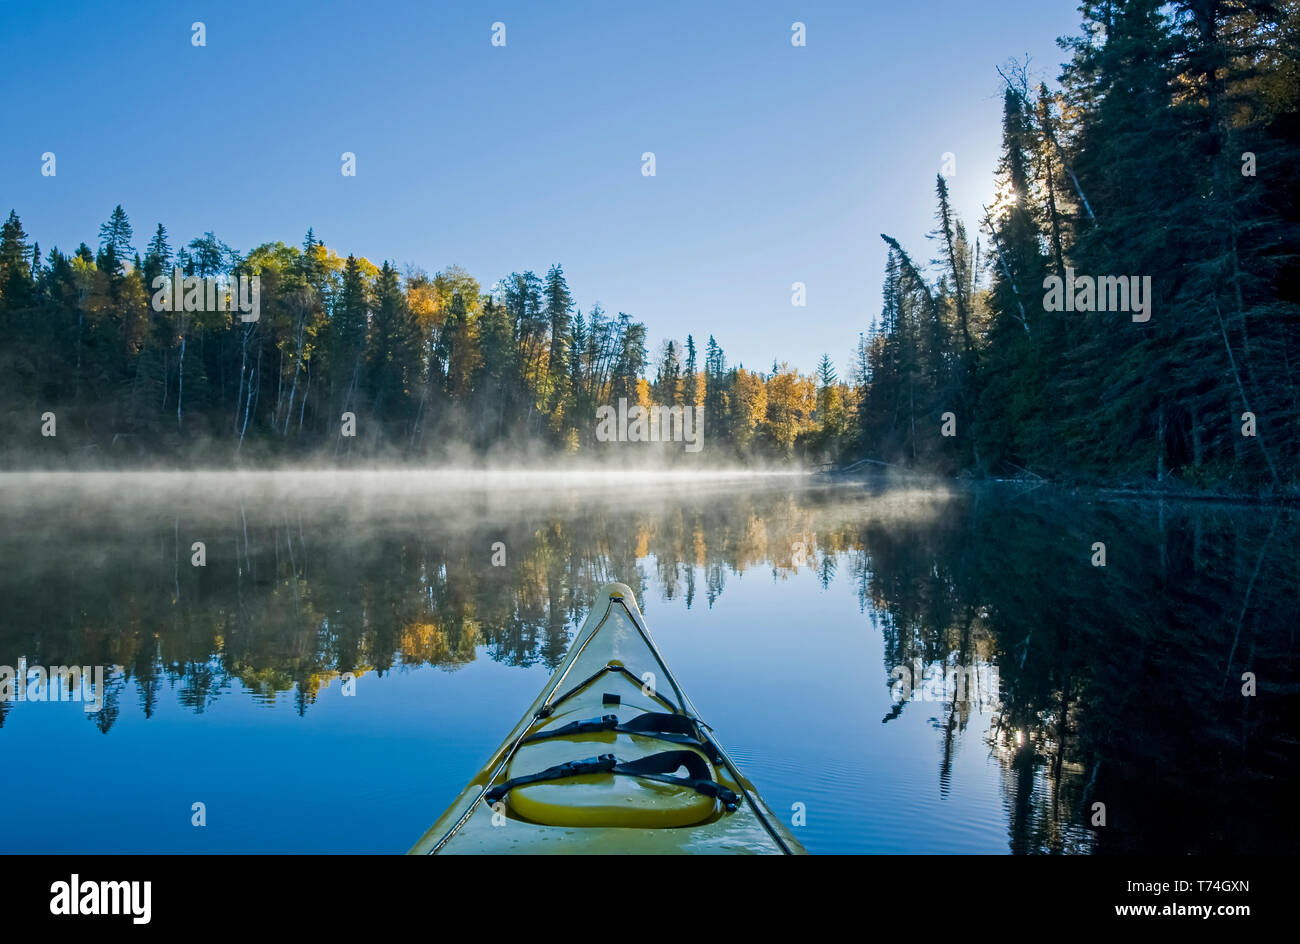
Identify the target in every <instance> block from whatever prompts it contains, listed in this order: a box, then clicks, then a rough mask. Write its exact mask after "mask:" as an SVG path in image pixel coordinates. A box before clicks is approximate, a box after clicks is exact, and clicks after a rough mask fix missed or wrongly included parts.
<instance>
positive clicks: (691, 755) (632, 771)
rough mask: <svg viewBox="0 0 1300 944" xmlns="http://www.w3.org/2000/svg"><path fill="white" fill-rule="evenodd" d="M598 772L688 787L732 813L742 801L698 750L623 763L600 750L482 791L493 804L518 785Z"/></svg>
mask: <svg viewBox="0 0 1300 944" xmlns="http://www.w3.org/2000/svg"><path fill="white" fill-rule="evenodd" d="M682 767H685V768H686V773H687V776H685V777H677V776H673V775H674V774H675V773H676V771H677V770H678V769H679V768H682ZM599 773H611V774H622V775H623V776H625V777H638V778H640V779H642V780H654V781H655V782H657V783H667V784H671V785H672V786H675V787H687V788H689V789H691V790H694V791H695V792H696V793H700V794H703V795H704V796H706V797H711V798H713V799H715V800H717V801H719V802H720V803H721V804H722V805H723V806H724V807H726V809H727V812H729V813H730V812H733V811H734V810H735V809H736V808H737V807H738V806H739V805H740V797H739V796H737V795H736V794H735V793H734V792H732V791H731V790H729V789H727V788H726V787H724V786H723V785H722V784H720V783H718V782H717V781H716V780H713V779H712V778H711V777H710V776H709V774H710V773H712V771H711V770H710V769H709V765H708V762H707V761H705V759H704V758H703V757H701V756H700V755H699V754H697V753H695V751H662V752H660V753H658V754H650V755H648V756H646V757H640V758H637V759H636V760H631V761H625V762H623V763H619V762H618V760H617V759H616V758H615V757H614V755H613V754H601V755H600V756H599V757H588V758H586V759H585V760H571V761H569V762H568V763H564V764H556V765H555V766H554V767H547V768H546V769H545V770H541V771H538V772H537V773H535V774H525V775H524V776H522V777H512V778H511V779H509V780H507V781H506V782H505V783H500V784H497V785H496V786H495V787H493V788H492V789H491V790H489V791H487V792H486V793H485V794H483V799H484V800H485V801H487V803H488V805H489V806H491V805H492V804H494V803H496V802H497V801H498V800H500V799H501V798H502V797H504V796H505V795H506V794H507V793H509V792H510V791H511V790H513V789H514V788H515V787H523V786H527V785H528V784H530V783H544V782H546V781H555V780H567V779H568V778H570V777H581V776H584V775H586V774H599Z"/></svg>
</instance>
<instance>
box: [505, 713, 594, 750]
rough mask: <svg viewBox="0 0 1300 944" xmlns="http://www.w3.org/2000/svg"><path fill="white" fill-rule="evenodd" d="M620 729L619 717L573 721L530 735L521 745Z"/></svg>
mask: <svg viewBox="0 0 1300 944" xmlns="http://www.w3.org/2000/svg"><path fill="white" fill-rule="evenodd" d="M617 728H618V715H601V716H600V717H599V718H588V719H587V720H585V721H571V722H569V723H568V724H565V725H561V726H560V727H558V728H548V729H546V730H543V731H538V732H537V733H536V734H530V735H528V737H526V738H524V739H523V740H522V741H520V742H519V743H521V744H531V743H532V742H533V741H544V740H546V739H547V738H557V737H569V736H570V735H573V734H591V733H592V732H594V731H614V730H617Z"/></svg>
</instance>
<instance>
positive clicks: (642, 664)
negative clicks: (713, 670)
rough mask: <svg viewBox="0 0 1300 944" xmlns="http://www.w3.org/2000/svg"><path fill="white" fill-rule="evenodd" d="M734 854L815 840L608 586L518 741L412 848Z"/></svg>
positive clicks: (627, 594) (631, 602) (520, 728)
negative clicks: (799, 828)
mask: <svg viewBox="0 0 1300 944" xmlns="http://www.w3.org/2000/svg"><path fill="white" fill-rule="evenodd" d="M434 853H469V854H494V853H518V854H539V853H547V854H555V853H558V854H564V853H570V854H573V853H578V854H582V853H594V854H600V853H624V854H626V853H636V854H646V855H657V854H668V853H715V854H717V853H729V854H759V853H766V854H772V855H781V854H785V855H801V854H804V853H805V850H804V848H803V846H801V845H800V844H799V842H798V841H797V840H796V839H795V838H794V836H792V835H791V834H790V832H789V830H788V829H786V827H785V825H784V824H783V823H782V822H781V820H780V819H778V818H777V817H776V815H774V814H773V812H772V811H771V810H770V809H769V808H768V807H767V805H766V804H765V803H764V802H763V800H762V798H760V797H759V795H758V791H756V790H755V789H754V785H753V784H751V783H750V782H749V781H748V780H746V779H745V777H744V776H743V775H742V774H741V773H740V771H739V770H737V769H736V765H735V764H733V763H732V762H731V760H730V758H728V757H727V755H726V754H725V753H724V752H723V750H722V748H721V747H720V746H718V742H717V740H716V739H715V738H714V736H713V732H712V730H711V729H710V728H709V726H708V725H707V724H705V723H704V722H703V721H701V720H700V717H699V715H698V713H697V712H696V711H695V707H694V705H692V704H691V702H690V700H689V699H688V698H687V697H686V696H685V695H683V694H682V692H681V689H680V688H678V686H677V682H676V681H675V680H674V679H673V677H672V673H670V672H669V671H668V666H667V665H665V664H664V661H663V657H662V656H660V654H659V650H658V648H656V646H655V644H654V641H653V640H652V639H651V638H650V632H649V630H647V629H646V626H645V620H644V619H643V617H642V616H641V610H640V609H639V608H638V607H637V605H636V598H635V597H634V596H633V594H632V591H631V590H630V589H629V588H628V587H626V586H625V585H623V584H621V583H611V584H606V585H605V586H604V587H602V588H601V591H600V593H599V594H597V596H596V601H595V604H594V605H593V606H592V609H591V612H590V613H589V614H588V615H587V620H586V622H585V623H583V626H582V629H581V630H579V632H578V635H577V636H576V637H574V640H573V644H572V645H571V646H570V647H569V652H568V655H566V656H565V658H564V662H562V663H561V664H560V666H559V668H557V669H556V670H555V674H554V675H552V676H551V680H550V681H549V682H547V684H546V687H545V688H544V689H543V690H542V693H541V694H540V695H539V696H538V697H537V700H536V701H535V702H533V704H532V707H530V708H529V709H528V711H527V713H526V714H525V715H524V717H523V719H522V720H521V721H520V722H519V724H518V725H516V726H515V729H514V730H513V731H511V732H510V736H509V737H507V738H506V739H505V742H504V743H502V745H501V746H500V747H499V748H497V750H496V751H495V753H493V755H492V758H491V759H490V760H489V761H488V762H487V763H486V764H485V765H483V769H482V770H480V771H479V772H478V773H477V774H475V775H474V778H473V779H472V780H471V781H470V782H469V785H468V786H467V787H466V788H465V789H464V791H462V792H461V795H460V796H459V797H457V799H456V802H454V803H453V804H452V805H451V806H450V807H449V808H448V809H447V812H445V813H443V814H442V817H441V818H440V819H439V820H438V821H437V822H436V823H434V824H433V825H432V826H431V827H429V831H428V832H426V833H425V834H424V835H423V836H422V837H421V838H420V841H419V842H417V843H416V844H415V846H414V847H413V848H412V849H411V851H410V854H411V855H431V854H434Z"/></svg>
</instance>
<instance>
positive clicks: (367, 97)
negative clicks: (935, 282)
mask: <svg viewBox="0 0 1300 944" xmlns="http://www.w3.org/2000/svg"><path fill="white" fill-rule="evenodd" d="M1075 8H1076V3H1075V2H1074V0H996V2H992V3H988V2H984V3H977V2H974V0H888V2H885V0H860V2H836V3H827V2H810V0H801V2H779V3H773V2H744V3H690V2H682V3H666V2H656V3H631V2H629V3H612V2H607V3H572V2H558V0H557V2H546V3H541V2H530V3H513V2H509V3H508V2H497V0H493V2H490V3H470V2H461V3H435V2H391V3H387V2H379V0H375V2H368V3H339V2H332V3H331V2H319V0H313V2H270V0H263V2H258V3H244V2H224V0H223V2H214V0H207V2H190V3H183V4H182V3H176V2H163V3H132V4H117V5H111V4H101V3H77V2H66V0H65V2H60V3H40V2H36V3H16V2H12V0H7V2H5V3H4V4H3V10H2V11H0V56H2V57H3V59H2V61H3V62H4V63H5V68H4V70H3V74H2V75H0V101H3V106H0V204H3V206H2V207H0V212H6V213H7V211H8V210H9V209H10V208H11V207H12V208H14V209H16V210H17V211H18V213H19V215H20V216H21V217H22V220H23V223H24V226H25V228H26V229H27V231H28V233H29V234H30V235H31V237H32V238H35V239H36V240H38V241H39V242H40V244H41V247H42V252H43V253H44V252H47V251H48V250H49V249H50V248H51V247H52V246H54V245H57V246H59V248H60V249H63V250H65V251H71V250H72V249H74V248H75V247H76V245H77V244H78V243H79V242H81V241H82V240H85V241H86V242H88V243H90V244H92V245H95V244H96V241H97V234H98V227H99V224H100V223H102V222H103V221H104V220H105V219H107V217H108V215H109V213H110V212H111V211H112V209H113V207H114V205H116V204H118V203H121V204H122V206H123V207H124V208H125V209H126V211H127V213H128V214H129V215H130V218H131V222H132V224H133V226H134V228H135V244H136V246H137V248H143V246H144V244H145V242H146V241H147V240H148V238H149V236H150V234H151V233H152V231H153V229H154V226H155V224H156V223H158V222H162V223H163V225H164V226H166V227H167V230H168V233H169V235H170V236H171V241H172V245H173V246H176V245H177V244H178V243H180V242H182V241H188V240H189V239H192V238H193V237H195V236H197V235H199V234H200V233H202V232H203V231H204V230H209V229H210V230H214V231H215V232H216V234H217V236H218V237H220V238H221V239H223V240H224V241H225V242H227V243H228V244H230V245H231V246H234V247H235V248H237V249H239V250H241V251H247V250H248V249H250V248H252V247H253V246H255V245H257V244H258V243H261V242H266V241H271V240H275V239H282V240H284V241H286V242H290V243H300V242H301V241H302V237H303V235H304V233H305V232H306V230H307V227H308V226H312V227H314V228H315V231H316V234H317V235H318V236H319V237H321V238H322V239H323V240H324V241H325V243H326V244H327V245H328V246H329V247H330V248H332V249H334V250H335V251H337V252H339V253H341V254H343V255H346V254H347V253H349V252H352V253H356V254H358V255H365V256H367V257H369V258H370V259H371V260H372V261H374V262H376V263H378V262H379V261H381V260H383V259H389V260H392V261H394V262H395V263H397V264H398V265H399V267H400V266H404V265H406V264H408V263H413V264H417V265H420V266H422V267H423V268H425V269H426V270H428V271H429V272H433V271H436V270H437V269H439V268H441V267H444V266H447V265H450V264H460V265H462V266H464V267H465V268H467V269H468V270H469V271H470V272H471V273H472V274H474V275H475V276H476V277H477V278H478V279H480V281H482V283H483V284H484V286H485V287H486V286H488V285H490V284H491V283H492V282H493V281H494V280H495V279H498V278H500V277H501V276H503V275H505V274H506V273H508V272H510V271H512V270H519V271H523V270H524V269H533V270H535V271H536V272H538V274H539V275H540V274H544V273H545V270H546V269H547V267H548V266H549V265H550V264H551V263H553V262H560V263H562V264H563V266H564V270H565V273H566V275H567V276H568V280H569V285H570V288H571V289H572V290H573V292H574V295H575V297H576V299H577V303H578V305H579V306H580V307H581V308H582V309H583V310H584V311H585V310H586V309H587V308H588V307H589V306H590V305H591V304H592V302H597V301H598V302H600V303H601V305H602V306H603V307H604V308H605V309H606V310H608V311H611V312H615V311H626V312H628V313H629V314H631V315H633V316H634V317H635V318H637V319H638V320H642V321H645V322H646V324H647V326H648V328H649V338H650V348H651V352H652V354H653V352H654V351H655V350H657V348H658V346H659V343H660V341H661V340H663V339H664V338H665V337H668V336H672V337H675V338H678V339H679V340H680V339H683V338H684V337H685V335H686V334H687V333H693V334H695V336H696V338H697V340H698V341H699V342H700V344H701V347H702V346H703V341H704V339H705V338H707V337H708V335H709V334H710V333H712V334H714V335H715V336H716V337H717V339H718V341H719V343H720V344H722V346H723V348H724V350H725V351H726V354H727V359H728V362H729V363H735V362H737V361H743V362H744V363H745V365H746V366H747V367H750V368H759V369H767V368H770V367H771V364H772V361H773V359H774V358H777V359H780V360H786V361H789V362H790V363H791V364H792V365H793V366H796V367H799V368H800V369H802V370H805V371H809V370H811V369H812V368H813V367H814V366H815V364H816V362H817V359H818V358H819V357H820V355H821V353H822V352H823V351H825V352H827V353H829V354H830V355H831V357H832V359H833V360H834V361H835V363H836V366H837V368H839V371H840V374H841V376H847V374H848V372H849V366H850V355H851V352H852V350H853V348H854V345H855V343H856V340H857V335H858V332H859V331H862V330H864V329H865V327H866V326H867V325H868V324H869V323H870V320H871V318H872V317H873V315H875V314H876V313H877V312H878V310H879V302H880V274H881V270H882V268H883V265H884V261H885V247H884V244H883V243H882V242H881V240H880V237H879V234H880V233H881V232H887V233H889V234H891V235H895V236H897V237H898V238H899V239H900V240H902V241H903V244H904V246H906V247H907V248H908V249H909V250H910V251H911V252H912V254H913V255H914V257H915V258H917V259H918V260H928V259H930V258H931V257H932V256H933V255H934V248H933V245H932V244H931V243H929V242H927V241H926V239H925V234H926V233H927V232H928V231H929V230H930V229H931V228H932V227H933V214H934V177H935V174H936V172H937V171H938V168H939V162H940V156H941V155H942V154H943V153H944V152H947V151H951V152H953V153H954V154H955V155H956V158H957V174H956V176H955V177H954V178H953V179H952V180H951V181H950V187H951V189H952V192H953V197H954V200H955V203H956V207H957V209H958V211H959V212H960V213H961V215H962V217H963V219H964V220H965V221H966V223H967V225H968V227H969V228H970V229H971V230H972V231H974V229H975V227H976V222H977V216H978V213H979V205H980V203H981V202H982V201H985V200H987V199H988V198H989V194H990V193H991V190H992V173H993V168H994V166H995V164H996V162H997V156H998V147H999V137H1000V118H1001V96H1000V85H999V83H1000V80H999V79H998V76H997V73H996V72H995V66H997V65H999V64H1002V63H1004V62H1006V61H1007V60H1008V59H1010V58H1012V57H1023V56H1024V55H1026V54H1028V55H1029V56H1030V57H1031V58H1032V63H1031V68H1032V69H1035V70H1037V71H1038V72H1039V73H1041V74H1042V75H1043V77H1045V78H1047V79H1049V80H1050V79H1053V78H1055V76H1056V75H1057V73H1058V71H1059V64H1060V62H1061V61H1062V60H1063V58H1064V53H1062V52H1061V50H1059V49H1058V48H1057V46H1056V44H1055V40H1056V37H1058V36H1061V35H1066V34H1072V33H1074V32H1075V31H1076V29H1077V25H1078V15H1077V12H1076V9H1075ZM196 20H201V21H203V22H204V24H205V26H206V34H207V36H206V38H207V45H206V46H205V47H202V48H197V47H195V46H193V45H192V44H191V35H192V34H191V24H192V23H193V22H194V21H196ZM497 21H500V22H504V23H505V26H506V45H505V46H504V47H494V46H493V45H492V44H491V42H490V40H491V37H492V24H493V23H494V22H497ZM795 21H802V22H803V23H805V24H806V29H807V45H806V46H805V47H803V48H796V47H794V46H792V45H791V42H790V37H791V24H792V23H793V22H795ZM46 151H52V152H54V153H55V155H56V160H57V176H55V177H42V176H41V173H40V168H41V155H42V153H44V152H46ZM344 151H351V152H353V153H355V154H356V169H357V174H356V176H355V177H344V176H343V175H342V174H341V173H340V167H341V160H340V155H341V154H342V153H343V152H344ZM645 151H653V152H654V154H655V158H656V176H654V177H645V176H643V175H642V172H641V167H642V163H641V155H642V153H643V152H645ZM795 281H802V282H804V283H806V285H807V301H808V304H807V307H805V308H796V307H793V306H792V305H791V301H790V298H791V283H793V282H795Z"/></svg>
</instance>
